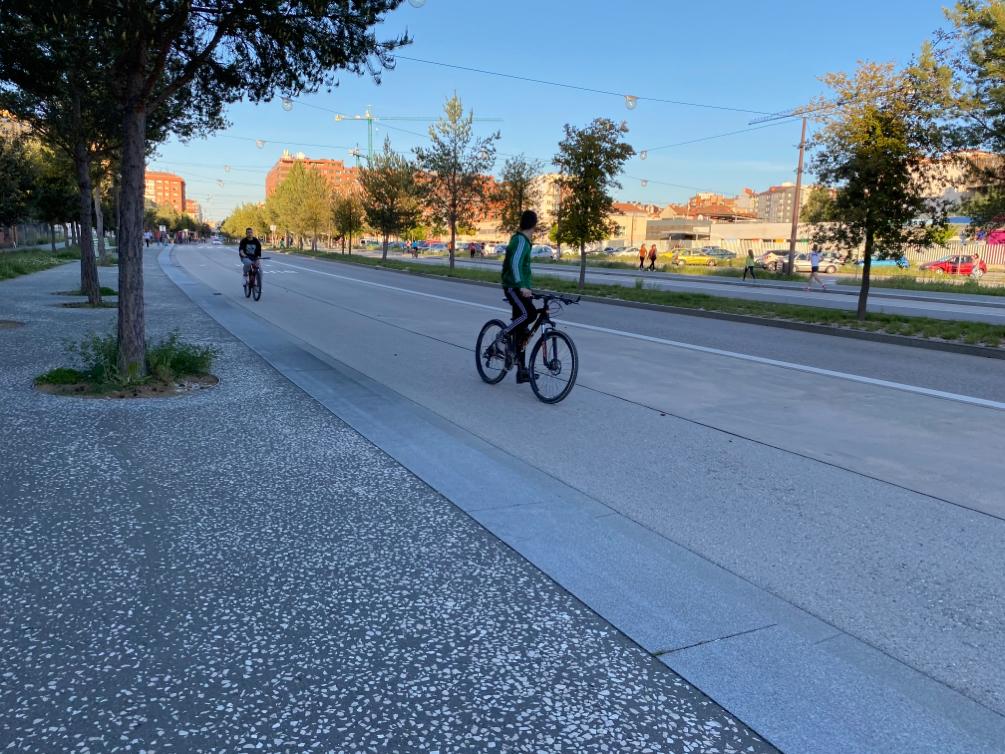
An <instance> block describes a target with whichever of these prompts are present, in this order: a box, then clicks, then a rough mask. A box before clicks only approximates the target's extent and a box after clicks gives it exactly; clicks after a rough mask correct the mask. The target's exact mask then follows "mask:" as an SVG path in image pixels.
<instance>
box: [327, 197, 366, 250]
mask: <svg viewBox="0 0 1005 754" xmlns="http://www.w3.org/2000/svg"><path fill="white" fill-rule="evenodd" d="M332 222H333V224H334V225H335V232H336V233H338V234H339V236H340V237H341V238H342V252H343V253H345V250H346V246H347V245H348V247H349V254H352V239H353V238H354V237H355V236H357V235H359V234H360V233H361V232H362V231H363V228H364V227H365V223H366V213H365V211H364V209H363V203H362V202H361V201H360V198H359V197H358V196H357V195H356V194H355V192H348V193H345V194H336V195H335V199H334V203H333V205H332Z"/></svg>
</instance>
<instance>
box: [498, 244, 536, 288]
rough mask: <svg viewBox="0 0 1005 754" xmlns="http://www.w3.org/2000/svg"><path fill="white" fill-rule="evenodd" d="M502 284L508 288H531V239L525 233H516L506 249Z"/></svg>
mask: <svg viewBox="0 0 1005 754" xmlns="http://www.w3.org/2000/svg"><path fill="white" fill-rule="evenodd" d="M502 284H503V286H504V287H506V288H530V287H532V286H531V277H530V239H528V238H527V236H525V235H524V234H523V233H514V234H513V237H512V238H511V239H510V240H509V245H508V246H507V247H506V258H505V259H504V260H503V269H502Z"/></svg>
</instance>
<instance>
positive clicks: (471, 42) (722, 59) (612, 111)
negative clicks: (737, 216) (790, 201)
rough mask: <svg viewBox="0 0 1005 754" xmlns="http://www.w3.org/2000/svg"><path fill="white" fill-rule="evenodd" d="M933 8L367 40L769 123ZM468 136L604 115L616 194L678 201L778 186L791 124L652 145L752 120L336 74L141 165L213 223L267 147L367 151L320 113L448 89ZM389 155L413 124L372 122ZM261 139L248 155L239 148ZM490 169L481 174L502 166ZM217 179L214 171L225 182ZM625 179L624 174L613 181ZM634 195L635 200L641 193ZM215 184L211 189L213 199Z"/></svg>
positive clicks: (507, 8) (454, 75) (916, 36)
mask: <svg viewBox="0 0 1005 754" xmlns="http://www.w3.org/2000/svg"><path fill="white" fill-rule="evenodd" d="M945 4H946V3H945V2H939V1H938V0H934V1H933V0H843V1H842V2H822V1H821V0H803V1H802V2H797V1H796V0H761V1H760V2H754V1H753V0H746V1H743V2H740V1H739V0H718V1H717V2H698V1H694V0H692V1H691V2H681V1H680V0H620V2H610V1H608V0H578V1H577V0H536V1H531V0H494V1H490V0H426V2H425V4H424V5H422V7H419V8H415V7H413V6H412V5H411V4H410V3H409V2H405V3H403V4H402V6H401V7H400V8H399V9H398V10H397V11H395V12H394V13H393V14H391V16H390V17H389V19H388V21H387V22H386V23H385V24H384V26H383V27H381V28H380V29H378V33H379V34H382V35H387V36H390V35H393V34H397V33H400V32H402V31H404V30H406V29H407V31H408V32H409V34H410V35H411V36H412V37H413V38H414V43H413V44H412V45H411V46H409V47H407V48H405V49H404V50H402V55H407V56H409V57H415V58H422V59H425V60H431V61H437V62H441V63H450V64H454V65H459V66H465V67H471V68H482V69H486V70H491V71H498V72H503V73H509V74H513V75H517V76H525V77H531V78H538V79H546V80H549V81H557V82H563V83H568V84H575V85H579V86H584V87H590V88H595V89H602V90H608V91H612V92H619V93H625V94H634V95H636V96H638V97H640V98H641V97H651V98H659V99H669V100H678V101H687V102H694V103H702V104H708V105H717V106H722V107H731V108H739V109H743V110H755V111H766V112H776V111H779V110H784V109H787V108H790V107H794V106H797V105H800V104H802V103H805V102H807V101H808V100H809V99H811V98H813V97H815V96H817V95H820V94H822V93H824V87H823V86H822V84H821V83H820V82H819V80H818V77H819V76H820V75H822V74H824V73H826V72H828V71H836V70H846V71H851V70H853V69H854V67H855V65H856V61H858V60H865V59H868V60H877V61H888V60H892V61H896V62H898V63H904V62H907V61H908V60H909V59H910V58H911V56H912V55H914V54H915V53H916V51H917V50H918V49H919V47H920V45H921V44H922V42H923V41H924V40H926V39H930V38H931V36H932V33H933V32H934V31H935V30H936V29H937V28H939V27H941V26H943V25H944V23H945V22H944V17H943V15H942V7H943V6H944V5H945ZM455 91H456V92H457V94H458V95H459V96H460V97H461V99H462V100H463V102H464V105H465V108H466V109H471V110H473V111H474V113H475V116H476V117H485V118H499V119H501V120H500V121H499V122H482V123H480V124H478V128H479V130H480V131H482V132H484V133H489V132H491V131H493V130H499V131H500V132H501V134H502V139H501V141H500V142H499V151H500V152H502V153H508V154H514V153H521V152H522V153H525V154H527V155H528V156H533V157H538V158H542V159H544V160H546V161H547V160H550V159H551V157H552V156H553V155H554V154H555V151H556V146H557V144H558V141H559V140H560V139H561V137H562V126H563V124H565V123H571V124H573V125H578V126H582V125H585V124H587V123H589V122H590V121H591V120H592V119H593V118H596V117H598V116H606V117H610V118H613V119H615V120H618V121H620V120H626V121H627V122H628V124H629V127H630V129H631V131H630V133H629V135H628V139H629V141H630V142H631V143H632V145H633V146H635V148H636V151H640V150H642V149H647V148H648V149H649V150H650V151H649V154H648V158H647V159H645V160H641V159H639V158H638V157H635V158H634V159H632V160H631V161H630V162H629V164H628V166H627V168H626V170H625V176H623V177H622V184H623V188H622V190H621V191H620V192H618V196H619V198H623V199H626V200H637V201H644V202H653V203H660V204H662V203H666V202H673V201H680V200H682V199H685V198H686V197H688V196H690V195H691V194H693V193H694V191H695V190H696V189H702V190H710V191H720V192H724V193H729V194H733V193H736V192H737V191H739V190H741V189H742V188H743V187H745V186H749V187H751V188H754V189H758V190H763V189H764V188H766V187H767V186H769V185H772V184H777V183H781V182H783V181H787V180H792V179H793V178H794V173H795V157H796V154H795V147H796V145H797V144H798V141H799V125H798V123H797V122H790V123H787V124H782V125H775V126H773V127H769V128H764V129H761V130H756V131H751V132H748V133H743V134H738V135H735V136H730V137H726V138H721V139H713V140H709V141H705V142H699V143H695V144H689V145H684V146H676V147H673V148H669V149H654V148H655V147H660V146H663V145H668V144H676V143H678V142H683V141H688V140H691V139H698V138H701V137H704V136H710V135H715V134H720V133H723V132H727V131H734V130H739V129H744V128H747V127H748V125H747V124H748V122H749V121H750V120H751V119H752V118H755V117H757V116H755V115H752V114H749V113H744V112H733V111H730V110H718V109H711V108H699V107H688V106H682V105H675V104H669V103H663V102H653V101H644V100H643V101H640V102H639V103H638V105H637V107H636V108H635V109H634V110H631V111H630V110H628V109H627V108H626V107H625V103H624V99H623V97H620V96H610V95H604V94H594V93H589V92H581V91H575V90H571V89H562V88H556V87H551V86H545V85H541V84H531V83H526V82H521V81H514V80H509V79H504V78H498V77H494V76H488V75H484V74H479V73H473V72H467V71H461V70H456V69H450V68H445V67H440V66H434V65H428V64H426V63H419V62H413V61H408V60H400V61H399V62H398V64H397V67H396V69H395V70H393V71H386V72H385V73H384V75H383V81H382V83H381V84H380V85H379V86H378V85H376V84H375V83H374V82H373V81H372V79H370V78H368V77H359V78H358V77H355V76H352V75H348V74H344V75H343V76H342V77H341V80H340V85H339V87H338V88H336V89H334V90H333V91H332V93H330V94H329V93H325V92H322V93H319V94H316V95H311V96H307V97H304V98H302V99H301V100H298V101H297V102H296V103H295V104H294V106H293V109H292V111H290V112H286V111H284V110H283V109H282V107H281V106H280V102H279V100H278V99H276V100H274V101H273V102H270V103H266V104H262V105H258V106H255V105H251V104H247V103H238V104H236V105H233V106H231V107H230V108H229V110H228V117H229V120H230V121H231V124H232V125H231V127H230V128H229V129H228V130H226V131H222V132H220V133H218V134H216V135H214V136H212V137H210V138H209V139H205V140H198V141H194V142H191V143H189V144H179V143H169V144H165V145H164V146H162V147H161V148H160V149H159V150H158V154H157V156H156V158H155V159H154V160H153V161H152V162H151V167H153V168H156V169H161V170H169V171H171V172H175V173H178V174H179V175H181V176H182V177H184V178H185V179H186V181H187V193H188V196H189V197H190V198H193V199H196V200H198V201H200V202H201V203H202V204H203V207H204V211H205V212H206V215H207V217H209V218H211V219H214V220H222V219H223V218H224V217H225V216H226V215H227V213H228V212H229V211H230V209H231V208H233V207H234V206H235V205H236V204H239V203H241V202H244V201H261V200H262V199H263V198H264V195H265V185H264V184H265V173H266V172H267V171H268V169H269V167H270V166H271V165H272V164H273V163H274V162H275V161H276V159H277V158H278V157H279V155H280V154H281V152H282V150H283V149H284V148H288V149H290V150H291V151H294V152H296V151H302V152H305V153H306V154H307V155H309V156H311V157H332V158H335V159H344V160H346V162H347V163H351V162H352V158H351V157H350V156H349V154H348V150H349V148H350V147H352V146H353V145H355V144H359V145H360V146H361V147H362V149H363V150H365V149H366V138H367V134H366V125H365V124H364V123H358V122H353V121H352V120H351V119H350V120H347V121H343V122H341V123H336V122H335V120H334V116H333V114H332V113H329V112H325V111H323V110H318V109H315V108H312V107H309V105H311V104H313V105H316V106H320V107H323V108H328V109H330V110H337V111H340V112H343V113H345V114H346V115H348V116H351V115H354V114H357V113H360V114H361V113H363V112H364V111H365V110H366V108H367V106H368V105H369V106H370V107H371V108H372V111H373V113H374V114H375V115H376V116H378V117H379V116H392V117H394V116H396V117H412V118H414V117H420V118H421V117H435V116H438V115H440V114H441V113H442V109H443V103H444V101H445V99H446V98H447V97H449V96H450V95H451V94H453V93H454V92H455ZM375 128H376V129H378V130H377V132H376V133H375V134H374V141H375V144H376V143H380V142H382V141H383V139H384V137H385V136H389V137H390V138H391V142H392V145H393V146H394V148H395V149H397V150H399V151H407V150H410V149H411V148H412V147H413V146H415V145H417V144H420V143H422V142H423V141H424V139H423V138H422V136H421V135H413V134H410V133H405V132H403V131H401V130H399V129H406V130H407V131H413V132H416V133H417V134H423V133H425V131H426V129H427V124H425V123H423V122H421V121H393V120H388V121H387V122H386V124H379V123H377V124H375ZM256 139H261V140H264V141H265V145H264V147H263V148H261V149H259V148H258V147H257V146H256V143H255V140H256ZM502 159H503V158H502V157H500V162H499V163H497V167H498V166H499V165H500V164H501V161H502ZM228 168H229V169H228ZM629 176H631V177H629ZM641 179H646V180H647V181H648V183H647V185H646V186H643V185H642V180H641ZM221 182H222V186H221Z"/></svg>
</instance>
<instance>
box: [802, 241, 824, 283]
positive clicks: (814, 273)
mask: <svg viewBox="0 0 1005 754" xmlns="http://www.w3.org/2000/svg"><path fill="white" fill-rule="evenodd" d="M814 280H816V281H817V282H818V283H820V287H821V288H823V289H824V290H825V291H826V290H827V286H826V285H824V281H823V280H821V279H820V246H819V245H817V244H813V250H812V251H810V279H809V280H808V281H806V290H807V291H808V290H809V289H810V286H811V285H813V281H814Z"/></svg>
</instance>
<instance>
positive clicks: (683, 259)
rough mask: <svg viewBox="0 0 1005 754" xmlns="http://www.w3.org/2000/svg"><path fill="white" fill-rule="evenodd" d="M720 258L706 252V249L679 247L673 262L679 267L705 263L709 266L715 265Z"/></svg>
mask: <svg viewBox="0 0 1005 754" xmlns="http://www.w3.org/2000/svg"><path fill="white" fill-rule="evenodd" d="M720 261H722V260H720V259H718V258H716V257H714V256H712V255H711V254H708V253H706V251H705V249H677V250H676V251H675V252H674V255H673V263H674V264H675V265H677V266H678V267H683V266H684V265H686V264H703V265H706V266H707V267H715V266H716V265H717V264H718V263H719V262H720Z"/></svg>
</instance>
